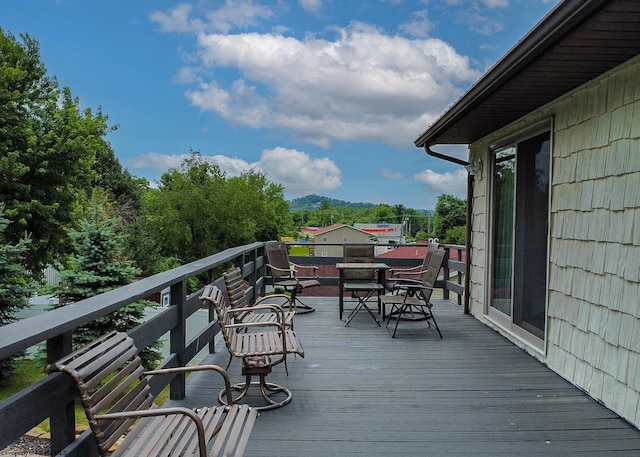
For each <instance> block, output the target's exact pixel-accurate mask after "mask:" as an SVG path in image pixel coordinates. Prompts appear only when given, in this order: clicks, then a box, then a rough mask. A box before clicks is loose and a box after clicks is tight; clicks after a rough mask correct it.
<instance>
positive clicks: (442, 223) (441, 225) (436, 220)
mask: <svg viewBox="0 0 640 457" xmlns="http://www.w3.org/2000/svg"><path fill="white" fill-rule="evenodd" d="M466 224H467V202H466V201H465V200H462V199H460V198H457V197H454V196H453V195H448V194H442V195H440V196H439V197H438V201H437V203H436V212H435V215H434V217H433V232H434V235H435V236H436V237H437V238H439V239H440V241H441V242H445V240H446V237H447V231H448V230H451V229H453V228H455V227H465V226H466Z"/></svg>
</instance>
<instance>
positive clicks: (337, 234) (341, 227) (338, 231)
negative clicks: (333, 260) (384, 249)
mask: <svg viewBox="0 0 640 457" xmlns="http://www.w3.org/2000/svg"><path fill="white" fill-rule="evenodd" d="M370 239H371V235H369V234H368V233H367V232H364V231H362V230H358V229H356V228H353V227H351V226H350V225H345V224H335V225H330V226H328V227H323V228H321V229H318V230H317V231H316V232H315V234H314V243H315V244H316V245H318V247H317V248H316V249H315V255H316V256H317V257H342V256H343V252H342V246H341V245H342V244H344V243H368V242H369V240H370ZM323 244H339V245H340V246H329V245H323Z"/></svg>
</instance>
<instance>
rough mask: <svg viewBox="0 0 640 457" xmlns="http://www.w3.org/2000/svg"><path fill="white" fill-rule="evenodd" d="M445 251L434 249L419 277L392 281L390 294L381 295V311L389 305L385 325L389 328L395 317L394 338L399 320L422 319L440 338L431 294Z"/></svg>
mask: <svg viewBox="0 0 640 457" xmlns="http://www.w3.org/2000/svg"><path fill="white" fill-rule="evenodd" d="M444 256H445V252H444V251H442V250H439V249H437V250H434V251H432V252H431V254H430V255H429V256H428V257H429V263H428V265H427V268H426V269H425V270H423V271H422V273H421V276H420V278H419V279H407V278H405V279H401V280H400V279H399V280H396V281H394V282H393V283H392V284H393V293H392V295H385V296H383V297H382V308H383V313H384V309H385V307H386V305H388V304H389V305H391V310H390V311H389V315H388V316H387V321H386V327H387V328H389V323H390V321H391V319H396V323H395V325H394V327H393V332H392V333H391V337H392V338H395V336H396V331H397V330H398V324H399V322H400V321H401V320H424V321H426V322H427V324H428V326H429V327H432V326H433V327H434V328H435V329H436V330H437V331H438V334H439V335H440V338H442V332H440V327H438V323H437V322H436V318H435V316H434V315H433V304H432V303H431V294H432V292H433V289H434V287H435V284H436V281H437V279H438V274H439V272H440V268H442V262H443V261H444Z"/></svg>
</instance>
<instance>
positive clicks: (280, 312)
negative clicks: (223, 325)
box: [227, 303, 285, 327]
mask: <svg viewBox="0 0 640 457" xmlns="http://www.w3.org/2000/svg"><path fill="white" fill-rule="evenodd" d="M231 311H232V312H233V313H240V314H242V313H245V312H249V313H251V312H255V311H271V312H272V313H274V314H275V315H276V318H277V320H278V322H277V323H279V324H282V325H284V323H285V317H284V309H283V308H282V306H280V305H274V304H271V303H263V304H260V305H254V306H246V307H244V308H232V310H231ZM239 324H240V322H239ZM243 324H245V325H249V323H244V322H243ZM227 327H229V325H227Z"/></svg>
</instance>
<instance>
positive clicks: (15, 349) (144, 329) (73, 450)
mask: <svg viewBox="0 0 640 457" xmlns="http://www.w3.org/2000/svg"><path fill="white" fill-rule="evenodd" d="M341 245H342V244H338V245H334V246H341ZM318 246H320V245H319V244H318V245H315V247H316V248H317V247H318ZM327 246H329V245H327ZM394 247H398V245H395V246H394ZM441 247H443V248H444V249H445V251H447V256H446V262H445V268H443V272H444V273H443V274H442V275H441V277H440V280H439V282H438V283H437V287H441V288H443V289H444V292H443V296H444V298H446V299H448V298H449V292H454V293H456V294H458V303H459V304H460V302H461V297H462V294H463V293H464V287H463V286H462V278H461V276H462V273H463V272H464V271H465V269H464V246H454V245H441ZM290 258H291V260H292V261H293V262H295V263H300V264H309V265H315V266H319V267H320V270H321V271H323V272H324V274H322V275H320V278H319V281H320V284H321V286H335V287H336V288H337V286H338V273H337V270H336V269H335V264H336V263H337V262H340V261H341V260H342V258H341V257H316V256H291V257H290ZM385 263H387V264H388V265H389V266H391V267H411V266H416V265H421V263H422V259H420V258H389V257H387V258H385ZM231 265H235V266H238V267H240V268H242V272H243V276H244V277H245V279H246V281H247V284H248V289H247V295H248V298H249V300H250V302H253V301H255V298H256V297H258V296H260V295H264V293H265V288H266V286H267V285H269V284H271V283H272V281H271V278H270V277H268V276H267V275H266V273H267V271H266V270H267V269H266V259H265V257H264V243H262V242H257V243H253V244H249V245H245V246H239V247H235V248H231V249H227V250H225V251H223V252H220V253H218V254H214V255H212V256H209V257H206V258H203V259H200V260H197V261H195V262H191V263H189V264H187V265H183V266H181V267H178V268H175V269H172V270H169V271H166V272H163V273H159V274H157V275H154V276H151V277H149V278H145V279H142V280H140V281H137V282H135V283H132V284H129V285H126V286H124V287H121V288H119V289H115V290H112V291H109V292H106V293H103V294H100V295H96V296H94V297H91V298H88V299H86V300H82V301H80V302H77V303H72V304H69V305H67V306H64V307H61V308H58V309H55V310H51V311H47V312H45V313H42V314H39V315H36V316H33V317H29V318H27V319H23V320H20V321H17V322H14V323H12V324H8V325H5V326H2V327H0V359H2V358H5V357H8V356H11V355H13V354H17V353H20V352H21V351H24V350H26V349H29V348H31V347H33V346H36V345H39V344H43V343H44V344H46V352H47V359H48V360H49V361H54V360H58V359H59V358H61V357H63V356H65V355H66V354H68V353H70V352H71V350H72V344H71V334H72V332H73V331H74V329H76V328H78V327H80V326H82V325H84V324H87V323H89V322H92V321H93V320H95V319H97V318H100V317H102V316H105V315H108V314H110V313H111V312H113V311H116V310H118V309H120V308H122V307H123V306H126V305H128V304H130V303H133V302H136V301H138V300H141V299H144V298H147V297H150V296H153V295H154V294H156V295H157V294H158V293H160V292H162V291H164V290H166V289H169V290H170V300H169V302H170V303H169V306H167V307H163V308H161V309H160V311H159V312H158V313H154V314H155V315H154V316H153V317H151V318H149V319H148V320H147V321H145V322H144V323H143V324H141V325H140V326H138V327H136V328H135V329H132V330H131V331H130V332H129V334H130V335H131V336H132V338H133V339H134V340H135V342H136V346H137V347H138V348H145V347H148V346H150V345H151V344H153V343H155V342H156V341H159V340H162V339H163V338H164V337H165V335H167V334H168V335H169V338H168V343H169V351H168V352H169V354H168V356H167V357H166V358H165V359H164V360H163V361H162V362H161V365H160V367H159V368H170V367H176V366H181V365H186V364H188V363H189V362H190V361H192V360H193V358H194V357H195V356H196V355H197V354H198V353H199V352H200V351H201V350H203V349H208V350H209V351H210V352H213V351H215V345H214V343H213V342H214V340H215V336H216V335H217V334H218V333H219V326H218V323H217V321H216V319H215V315H214V313H213V312H211V311H209V316H208V320H207V323H206V324H205V325H204V327H203V328H202V329H200V330H199V331H198V332H197V334H196V335H195V336H193V337H189V338H188V337H187V334H186V321H187V319H188V318H189V316H192V315H193V314H194V313H195V312H196V311H198V310H199V309H201V303H200V300H198V295H199V291H195V292H190V291H189V290H188V285H187V284H188V281H189V279H190V278H193V277H200V278H204V279H206V281H207V282H212V283H214V284H216V285H218V286H219V287H221V288H224V281H223V280H222V278H221V273H222V271H223V270H224V269H225V268H227V267H229V266H231ZM334 270H335V271H334ZM454 277H457V279H456V280H455V281H454V280H453V279H454ZM310 295H311V294H310ZM335 295H336V296H337V290H336V291H335ZM150 385H151V388H152V391H153V393H154V394H157V393H159V392H160V391H161V390H163V389H164V388H165V387H166V386H167V385H169V386H170V396H171V398H172V399H182V398H184V395H185V377H184V375H175V376H162V377H154V378H152V379H151V380H150ZM76 397H77V392H76V391H75V388H74V387H73V386H72V383H71V381H70V380H68V379H66V377H65V376H64V375H62V374H59V373H56V374H51V375H48V376H46V377H44V378H43V379H42V380H40V381H38V382H36V383H35V384H33V385H31V386H29V387H28V388H26V389H25V390H23V391H21V392H19V393H17V394H16V395H14V396H12V397H10V398H9V399H7V400H5V401H3V402H1V403H0V427H1V433H0V450H1V449H4V448H5V447H6V446H8V445H9V444H11V443H13V442H14V441H15V440H17V439H18V438H20V437H21V436H22V435H23V434H25V433H26V432H28V431H29V430H31V429H32V428H33V427H35V426H37V425H38V424H39V423H41V422H42V421H44V420H45V419H47V418H49V419H50V425H51V450H52V455H57V454H62V455H66V456H97V455H98V453H97V448H96V446H95V444H94V443H93V439H92V438H91V435H90V433H89V432H85V433H83V434H82V435H81V436H79V437H78V438H77V439H76V437H75V420H74V401H75V398H76Z"/></svg>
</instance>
